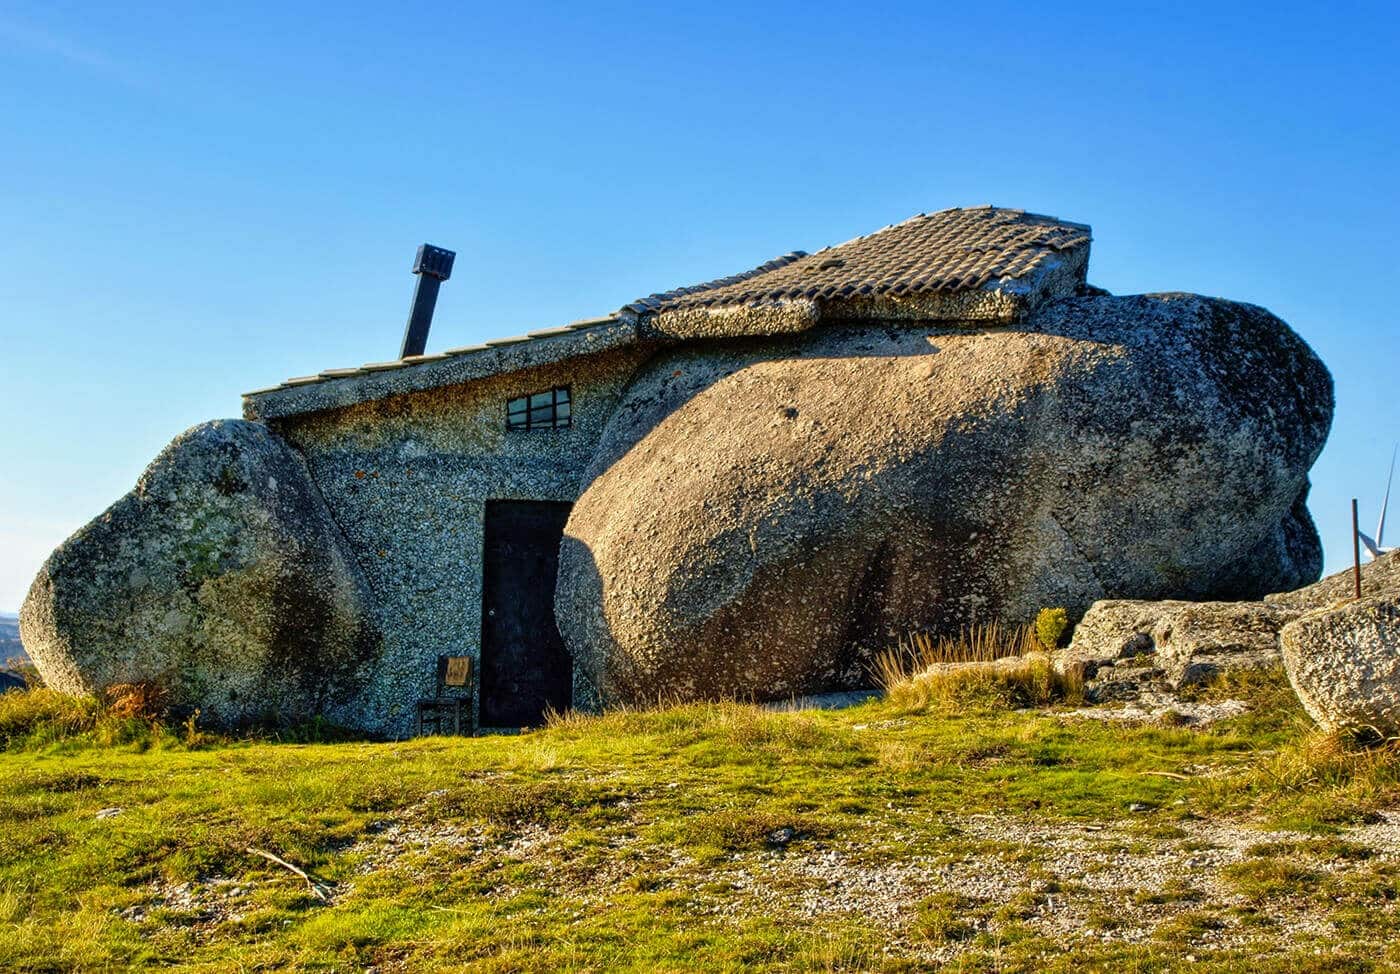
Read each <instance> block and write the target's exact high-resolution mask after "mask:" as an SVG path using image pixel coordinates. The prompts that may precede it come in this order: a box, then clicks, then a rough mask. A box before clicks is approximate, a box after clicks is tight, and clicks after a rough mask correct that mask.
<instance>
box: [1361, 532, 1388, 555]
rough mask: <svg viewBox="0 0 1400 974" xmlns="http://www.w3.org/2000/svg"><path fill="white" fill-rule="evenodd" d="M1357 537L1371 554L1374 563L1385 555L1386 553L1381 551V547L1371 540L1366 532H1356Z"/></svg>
mask: <svg viewBox="0 0 1400 974" xmlns="http://www.w3.org/2000/svg"><path fill="white" fill-rule="evenodd" d="M1356 536H1357V537H1358V538H1360V539H1361V543H1362V544H1363V545H1365V546H1366V550H1367V551H1369V552H1370V553H1371V559H1372V560H1373V561H1374V560H1375V559H1377V558H1379V557H1380V556H1381V555H1383V554H1385V552H1384V551H1382V550H1381V547H1380V545H1378V544H1376V543H1375V542H1374V541H1373V540H1371V537H1370V536H1369V535H1368V534H1367V533H1366V532H1365V531H1358V532H1356Z"/></svg>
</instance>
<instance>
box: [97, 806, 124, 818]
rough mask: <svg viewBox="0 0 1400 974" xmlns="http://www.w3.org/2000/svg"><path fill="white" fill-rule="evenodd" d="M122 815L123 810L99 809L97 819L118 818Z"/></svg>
mask: <svg viewBox="0 0 1400 974" xmlns="http://www.w3.org/2000/svg"><path fill="white" fill-rule="evenodd" d="M121 813H122V810H121V809H120V808H102V809H98V811H97V815H96V816H95V817H96V818H116V817H117V816H118V815H120V814H121Z"/></svg>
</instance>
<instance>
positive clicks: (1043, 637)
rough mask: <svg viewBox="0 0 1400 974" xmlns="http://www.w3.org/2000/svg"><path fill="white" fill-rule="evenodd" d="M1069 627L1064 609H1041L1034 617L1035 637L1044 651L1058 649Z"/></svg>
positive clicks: (1067, 616) (1067, 614) (1067, 615)
mask: <svg viewBox="0 0 1400 974" xmlns="http://www.w3.org/2000/svg"><path fill="white" fill-rule="evenodd" d="M1068 628H1069V613H1068V612H1067V611H1065V610H1064V609H1058V608H1057V609H1041V610H1040V612H1039V613H1038V614H1037V615H1036V617H1035V638H1036V639H1037V640H1039V642H1040V645H1041V646H1042V647H1044V649H1045V651H1046V652H1049V651H1051V650H1054V649H1058V648H1059V646H1060V640H1062V639H1064V637H1065V630H1066V629H1068Z"/></svg>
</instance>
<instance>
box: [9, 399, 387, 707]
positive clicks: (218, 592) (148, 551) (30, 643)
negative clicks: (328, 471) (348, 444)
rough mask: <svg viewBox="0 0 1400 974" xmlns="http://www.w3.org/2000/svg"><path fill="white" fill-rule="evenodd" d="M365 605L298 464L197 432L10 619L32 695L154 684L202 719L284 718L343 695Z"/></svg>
mask: <svg viewBox="0 0 1400 974" xmlns="http://www.w3.org/2000/svg"><path fill="white" fill-rule="evenodd" d="M372 618H373V617H372V601H371V596H370V594H369V590H368V588H367V586H366V585H365V583H364V580H363V579H362V577H361V575H360V572H359V569H358V567H357V566H356V564H355V562H354V560H353V559H352V558H351V557H350V556H349V554H348V553H347V551H346V549H345V546H344V543H343V540H342V538H341V534H340V529H339V528H338V527H337V526H336V524H335V522H334V521H333V520H332V519H331V516H330V513H329V511H328V510H327V509H326V506H325V502H324V501H323V500H322V498H321V495H320V494H319V493H318V492H317V490H316V488H315V487H314V486H313V485H312V483H311V480H310V478H309V476H308V474H307V472H306V468H305V466H304V464H303V461H302V460H301V458H300V457H299V456H298V455H297V454H296V453H294V452H293V451H292V450H291V449H290V448H289V447H288V446H287V445H286V444H285V443H283V442H282V441H281V440H280V439H279V438H277V437H276V436H274V435H273V434H272V433H271V432H270V431H269V430H267V429H266V428H265V427H263V426H261V425H259V424H256V423H248V422H243V421H241V420H226V421H219V422H212V423H205V424H203V425H200V426H196V427H195V428H193V429H191V430H190V431H188V432H186V433H184V434H183V435H181V436H180V437H178V438H177V439H176V440H175V441H174V442H173V443H171V444H170V446H168V447H167V448H166V449H165V451H164V452H163V453H161V455H160V456H159V457H157V458H156V460H155V461H154V462H153V463H152V464H151V466H150V467H149V468H147V470H146V472H145V473H144V474H143V475H142V477H141V479H140V481H138V482H137V485H136V488H135V489H134V490H133V491H132V492H131V493H129V494H127V495H126V496H125V497H123V498H122V499H121V500H119V501H118V502H117V503H116V504H114V505H113V506H112V507H111V508H109V509H108V510H107V512H106V513H105V514H103V515H102V516H101V517H99V518H98V519H97V520H95V521H93V522H92V523H91V524H89V525H88V526H87V527H85V528H82V529H81V530H80V531H78V533H77V534H75V535H73V537H71V538H69V539H68V540H67V541H66V542H64V544H63V545H62V546H61V547H60V548H59V549H58V550H57V551H55V552H54V553H53V555H52V556H50V558H49V560H48V561H47V562H46V563H45V564H44V567H43V568H42V569H41V570H40V572H39V576H38V578H36V579H35V581H34V584H33V587H32V588H31V589H30V591H29V596H28V598H27V599H26V600H25V603H24V607H23V609H22V611H21V613H20V630H21V634H22V636H23V639H24V645H25V647H26V649H27V650H28V651H29V654H30V657H31V658H32V659H33V661H34V665H35V666H36V667H37V668H38V670H39V673H40V674H41V675H42V676H43V679H44V683H45V685H47V686H49V687H52V688H53V689H56V690H60V691H63V692H65V693H100V692H102V691H104V690H106V689H107V688H109V687H111V686H113V685H116V684H131V683H153V684H157V685H159V686H160V687H162V688H163V689H164V691H165V692H166V694H167V700H168V702H169V703H170V704H171V705H173V706H174V707H176V708H179V709H185V710H192V709H198V710H199V711H200V713H201V715H202V717H203V718H204V719H205V720H207V721H209V722H211V723H220V724H226V725H236V724H240V723H244V722H249V721H257V720H268V719H271V720H281V721H297V720H302V719H306V718H309V717H311V716H313V715H315V714H320V713H324V712H326V710H327V709H328V707H329V706H331V705H332V704H334V703H335V702H337V701H339V700H341V699H343V698H345V697H347V696H348V695H349V694H351V693H353V692H354V691H355V690H356V689H357V688H358V686H359V684H360V682H361V680H362V679H363V672H364V671H363V667H364V665H365V664H366V663H368V662H369V661H371V660H372V659H374V658H375V657H376V655H377V653H378V651H379V645H380V639H379V636H378V632H377V629H376V627H375V625H374V623H373V621H372Z"/></svg>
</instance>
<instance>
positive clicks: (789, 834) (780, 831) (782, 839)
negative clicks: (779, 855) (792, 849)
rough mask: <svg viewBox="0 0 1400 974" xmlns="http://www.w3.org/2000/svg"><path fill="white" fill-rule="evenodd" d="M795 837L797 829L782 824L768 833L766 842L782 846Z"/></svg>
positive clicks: (778, 846)
mask: <svg viewBox="0 0 1400 974" xmlns="http://www.w3.org/2000/svg"><path fill="white" fill-rule="evenodd" d="M796 837H797V830H796V829H795V828H793V827H792V826H791V825H783V826H780V827H779V828H776V829H774V830H773V831H772V832H769V833H768V844H769V845H770V846H774V847H776V848H782V847H783V846H785V845H787V844H788V843H789V842H791V841H792V840H793V839H794V838H796Z"/></svg>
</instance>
